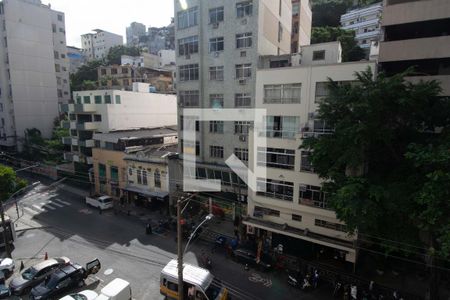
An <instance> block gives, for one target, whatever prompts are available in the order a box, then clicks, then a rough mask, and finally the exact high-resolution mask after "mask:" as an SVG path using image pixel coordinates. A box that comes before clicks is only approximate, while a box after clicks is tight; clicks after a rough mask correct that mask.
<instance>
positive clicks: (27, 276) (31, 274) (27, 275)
mask: <svg viewBox="0 0 450 300" xmlns="http://www.w3.org/2000/svg"><path fill="white" fill-rule="evenodd" d="M36 273H37V270H36V269H35V268H33V267H31V268H28V269H26V270H25V271H23V273H22V278H23V279H25V280H31V279H33V277H34V275H36Z"/></svg>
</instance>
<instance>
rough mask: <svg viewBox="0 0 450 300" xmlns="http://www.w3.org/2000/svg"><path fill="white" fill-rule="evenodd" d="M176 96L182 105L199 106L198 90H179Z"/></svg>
mask: <svg viewBox="0 0 450 300" xmlns="http://www.w3.org/2000/svg"><path fill="white" fill-rule="evenodd" d="M178 97H179V99H180V104H181V105H182V106H184V107H197V106H199V99H200V96H199V92H198V91H179V92H178Z"/></svg>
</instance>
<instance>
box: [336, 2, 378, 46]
mask: <svg viewBox="0 0 450 300" xmlns="http://www.w3.org/2000/svg"><path fill="white" fill-rule="evenodd" d="M382 13H383V3H382V2H380V3H375V4H372V5H369V6H366V7H361V8H357V9H353V10H350V11H348V12H347V13H345V14H343V15H342V16H341V26H342V29H348V30H353V31H355V39H356V41H357V43H358V45H359V46H360V47H361V48H363V49H364V50H366V51H367V52H369V50H370V44H371V43H372V42H378V41H379V40H380V37H381V24H380V23H381V14H382Z"/></svg>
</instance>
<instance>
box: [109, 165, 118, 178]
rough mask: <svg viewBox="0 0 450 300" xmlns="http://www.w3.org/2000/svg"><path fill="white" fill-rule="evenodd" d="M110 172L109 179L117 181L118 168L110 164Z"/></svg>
mask: <svg viewBox="0 0 450 300" xmlns="http://www.w3.org/2000/svg"><path fill="white" fill-rule="evenodd" d="M110 172H111V180H112V181H116V182H118V181H119V168H117V167H114V166H111V167H110Z"/></svg>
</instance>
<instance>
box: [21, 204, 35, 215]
mask: <svg viewBox="0 0 450 300" xmlns="http://www.w3.org/2000/svg"><path fill="white" fill-rule="evenodd" d="M23 208H24V209H25V210H26V211H27V212H28V213H30V214H31V215H35V214H36V211H35V210H34V209H31V208H30V207H28V206H24V207H23Z"/></svg>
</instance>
